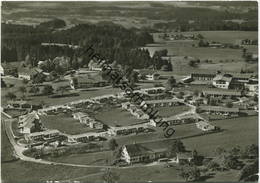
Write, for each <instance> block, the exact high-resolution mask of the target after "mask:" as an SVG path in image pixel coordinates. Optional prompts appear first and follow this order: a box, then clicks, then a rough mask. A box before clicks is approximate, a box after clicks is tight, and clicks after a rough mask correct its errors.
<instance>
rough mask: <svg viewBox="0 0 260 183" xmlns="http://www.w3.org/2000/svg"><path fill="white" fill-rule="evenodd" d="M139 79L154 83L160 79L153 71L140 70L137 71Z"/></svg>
mask: <svg viewBox="0 0 260 183" xmlns="http://www.w3.org/2000/svg"><path fill="white" fill-rule="evenodd" d="M138 76H139V78H140V79H142V78H143V79H146V80H149V81H154V80H158V79H160V74H159V73H157V72H156V71H153V70H147V69H145V70H140V71H139V75H138Z"/></svg>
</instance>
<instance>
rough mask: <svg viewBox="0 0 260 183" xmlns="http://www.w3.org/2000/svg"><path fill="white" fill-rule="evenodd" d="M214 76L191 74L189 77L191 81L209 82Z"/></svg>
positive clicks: (211, 74)
mask: <svg viewBox="0 0 260 183" xmlns="http://www.w3.org/2000/svg"><path fill="white" fill-rule="evenodd" d="M215 76H216V74H214V73H192V74H191V76H190V77H191V78H192V80H193V81H196V80H198V81H211V80H213V78H214V77H215Z"/></svg>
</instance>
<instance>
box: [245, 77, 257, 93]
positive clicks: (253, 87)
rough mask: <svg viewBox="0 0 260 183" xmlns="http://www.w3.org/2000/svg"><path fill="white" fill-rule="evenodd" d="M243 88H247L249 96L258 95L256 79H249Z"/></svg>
mask: <svg viewBox="0 0 260 183" xmlns="http://www.w3.org/2000/svg"><path fill="white" fill-rule="evenodd" d="M245 89H247V90H248V94H249V95H250V96H254V95H255V94H257V95H258V80H249V81H248V83H246V84H245Z"/></svg>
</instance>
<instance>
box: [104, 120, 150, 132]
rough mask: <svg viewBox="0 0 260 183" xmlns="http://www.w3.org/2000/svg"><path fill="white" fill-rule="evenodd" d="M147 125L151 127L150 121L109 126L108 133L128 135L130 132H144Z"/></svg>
mask: <svg viewBox="0 0 260 183" xmlns="http://www.w3.org/2000/svg"><path fill="white" fill-rule="evenodd" d="M149 127H151V123H150V122H145V123H140V124H135V125H131V126H120V127H112V126H111V127H110V129H109V131H110V134H113V135H129V134H132V133H141V132H145V131H146V130H147V129H148V128H149Z"/></svg>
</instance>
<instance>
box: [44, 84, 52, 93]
mask: <svg viewBox="0 0 260 183" xmlns="http://www.w3.org/2000/svg"><path fill="white" fill-rule="evenodd" d="M42 93H43V94H44V95H50V94H52V93H53V88H52V86H51V85H45V86H44V87H43V90H42Z"/></svg>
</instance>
